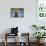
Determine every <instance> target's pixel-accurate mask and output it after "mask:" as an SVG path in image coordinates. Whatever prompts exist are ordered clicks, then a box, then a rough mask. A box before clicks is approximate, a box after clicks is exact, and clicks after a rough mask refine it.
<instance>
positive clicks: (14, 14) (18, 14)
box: [10, 8, 24, 17]
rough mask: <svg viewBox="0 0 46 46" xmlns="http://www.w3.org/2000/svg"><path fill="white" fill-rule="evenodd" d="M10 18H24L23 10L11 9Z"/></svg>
mask: <svg viewBox="0 0 46 46" xmlns="http://www.w3.org/2000/svg"><path fill="white" fill-rule="evenodd" d="M10 16H11V17H24V8H11V9H10Z"/></svg>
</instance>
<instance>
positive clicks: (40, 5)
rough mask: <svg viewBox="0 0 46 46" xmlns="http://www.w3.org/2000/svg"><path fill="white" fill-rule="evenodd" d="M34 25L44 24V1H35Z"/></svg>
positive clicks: (45, 8)
mask: <svg viewBox="0 0 46 46" xmlns="http://www.w3.org/2000/svg"><path fill="white" fill-rule="evenodd" d="M36 3H37V4H36V9H37V13H36V18H37V19H36V20H37V21H36V23H37V24H38V25H45V23H46V0H36Z"/></svg>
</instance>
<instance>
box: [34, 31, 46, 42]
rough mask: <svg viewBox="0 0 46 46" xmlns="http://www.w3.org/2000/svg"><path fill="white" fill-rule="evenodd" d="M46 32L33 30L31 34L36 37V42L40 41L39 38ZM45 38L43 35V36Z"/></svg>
mask: <svg viewBox="0 0 46 46" xmlns="http://www.w3.org/2000/svg"><path fill="white" fill-rule="evenodd" d="M45 34H46V33H45V32H35V33H34V34H33V35H34V36H35V37H36V38H37V42H38V43H41V42H40V40H41V39H42V38H43V37H44V36H46V35H45ZM44 38H45V37H44Z"/></svg>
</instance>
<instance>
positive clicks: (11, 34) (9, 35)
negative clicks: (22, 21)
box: [5, 27, 18, 46]
mask: <svg viewBox="0 0 46 46" xmlns="http://www.w3.org/2000/svg"><path fill="white" fill-rule="evenodd" d="M11 36H17V39H15V40H17V42H16V46H18V27H16V28H11V33H5V46H7V44H8V42H7V38H10V37H11Z"/></svg>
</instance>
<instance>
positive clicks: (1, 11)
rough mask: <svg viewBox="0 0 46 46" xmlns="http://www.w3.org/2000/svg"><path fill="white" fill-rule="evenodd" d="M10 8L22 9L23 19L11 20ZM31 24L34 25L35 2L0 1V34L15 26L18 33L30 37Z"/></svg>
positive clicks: (34, 0)
mask: <svg viewBox="0 0 46 46" xmlns="http://www.w3.org/2000/svg"><path fill="white" fill-rule="evenodd" d="M10 8H24V18H11V17H10ZM32 24H36V0H0V34H2V33H4V32H5V31H6V30H7V29H8V28H11V27H16V26H17V27H19V32H30V35H32V32H33V31H32V29H31V28H30V26H31V25H32ZM8 31H9V30H8ZM8 31H7V32H8Z"/></svg>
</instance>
